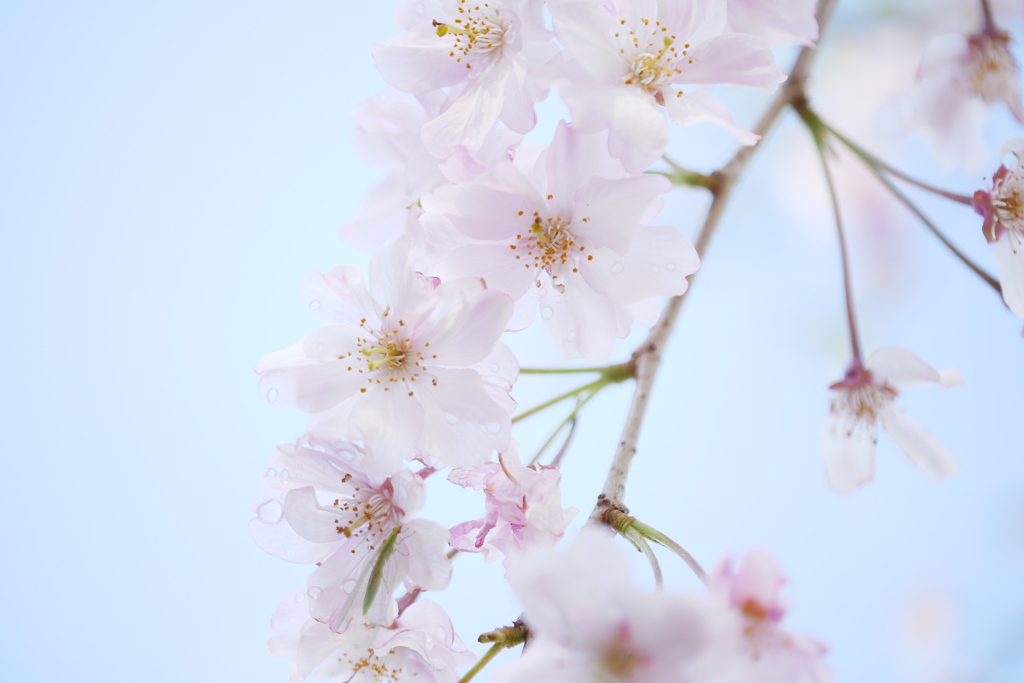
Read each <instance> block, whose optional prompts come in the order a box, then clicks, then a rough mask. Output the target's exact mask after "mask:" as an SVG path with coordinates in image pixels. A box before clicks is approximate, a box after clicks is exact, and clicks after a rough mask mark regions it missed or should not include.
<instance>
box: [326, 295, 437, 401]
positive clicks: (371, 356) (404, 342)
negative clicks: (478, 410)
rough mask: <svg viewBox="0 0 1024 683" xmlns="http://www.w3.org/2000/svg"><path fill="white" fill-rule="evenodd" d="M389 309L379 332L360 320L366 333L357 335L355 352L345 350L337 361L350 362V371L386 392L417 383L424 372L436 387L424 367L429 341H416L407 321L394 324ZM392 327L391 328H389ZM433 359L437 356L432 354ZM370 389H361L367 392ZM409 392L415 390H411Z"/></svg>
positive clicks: (360, 325) (385, 312) (434, 381)
mask: <svg viewBox="0 0 1024 683" xmlns="http://www.w3.org/2000/svg"><path fill="white" fill-rule="evenodd" d="M389 314H390V308H388V309H386V310H385V311H384V316H383V318H384V323H383V324H384V326H385V327H384V331H381V332H378V331H376V330H374V329H373V328H371V327H370V326H369V325H367V322H366V318H363V319H362V320H361V321H359V327H361V328H362V329H364V330H366V333H367V336H365V337H362V336H360V337H356V348H355V350H354V351H346V352H345V353H344V354H342V355H340V356H338V360H340V361H344V362H346V363H348V364H349V365H348V366H347V368H346V369H347V370H348V371H349V372H358V373H359V374H365V375H368V376H367V384H368V385H373V384H383V385H384V391H390V385H393V384H395V383H399V382H415V381H416V380H417V379H419V378H420V376H421V375H424V374H425V375H427V377H429V378H430V380H431V382H432V383H433V384H434V385H435V386H436V384H437V380H436V379H434V377H433V375H432V374H431V373H429V372H428V371H427V369H426V367H425V366H424V363H425V362H427V356H426V355H425V354H426V353H428V351H427V349H428V348H429V347H430V342H426V343H419V342H413V340H412V339H411V338H410V337H409V334H408V333H407V332H406V331H405V329H404V328H405V321H404V320H399V321H398V325H397V326H394V325H393V324H392V321H390V320H388V317H389ZM389 327H390V329H388V328H389ZM433 358H437V355H436V354H433ZM366 390H367V388H366V387H363V388H362V389H360V390H359V391H360V392H362V393H366ZM409 395H410V396H412V395H413V392H412V391H411V390H410V391H409Z"/></svg>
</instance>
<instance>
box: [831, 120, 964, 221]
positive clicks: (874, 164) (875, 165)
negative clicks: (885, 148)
mask: <svg viewBox="0 0 1024 683" xmlns="http://www.w3.org/2000/svg"><path fill="white" fill-rule="evenodd" d="M815 118H817V119H818V123H819V124H821V127H822V128H824V129H825V130H826V131H828V132H829V134H830V135H832V136H833V137H834V138H835V139H836V140H839V142H841V143H843V144H844V145H846V146H847V147H848V148H849V149H850V151H851V152H853V153H854V154H856V155H857V156H858V157H860V158H861V160H862V161H863V162H864V163H865V164H867V165H868V166H870V167H871V168H872V170H873V171H874V172H875V173H877V172H878V171H880V170H881V171H885V172H886V173H889V174H890V175H894V176H896V177H897V178H899V179H900V180H903V181H905V182H908V183H910V184H911V185H915V186H917V187H919V188H921V189H922V190H927V191H928V192H931V193H932V194H936V195H938V196H940V197H945V198H946V199H949V200H950V201H954V202H956V203H958V204H963V205H965V206H970V207H971V208H974V198H973V197H968V196H967V195H963V194H957V193H956V192H949V191H948V190H943V189H941V188H938V187H935V186H933V185H929V184H928V183H925V182H921V181H920V180H918V179H917V178H912V177H911V176H909V175H907V174H906V173H904V172H903V171H900V170H897V169H896V168H895V167H893V166H891V165H890V164H888V163H886V162H884V161H882V160H881V159H879V158H878V157H876V156H875V155H874V154H872V153H871V152H869V151H867V150H866V149H864V148H863V147H861V146H860V145H858V144H857V143H855V142H853V140H850V139H849V138H848V137H846V136H845V135H843V134H842V133H840V132H839V131H837V130H836V129H835V128H833V127H832V126H830V125H829V124H827V123H825V122H824V121H822V120H821V119H820V118H818V117H817V116H816V117H815Z"/></svg>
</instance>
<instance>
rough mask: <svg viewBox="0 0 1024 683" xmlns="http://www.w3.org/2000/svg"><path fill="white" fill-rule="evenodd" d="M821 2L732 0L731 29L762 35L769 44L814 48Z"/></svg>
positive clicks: (730, 12) (729, 11)
mask: <svg viewBox="0 0 1024 683" xmlns="http://www.w3.org/2000/svg"><path fill="white" fill-rule="evenodd" d="M817 4H818V0H728V16H729V24H728V27H729V30H730V31H735V32H736V33H748V34H750V35H754V36H762V37H764V38H765V40H767V41H768V44H769V45H772V46H775V45H791V44H794V43H798V44H800V45H813V44H814V41H816V40H817V39H818V20H817V19H816V18H815V16H814V10H815V7H816V6H817Z"/></svg>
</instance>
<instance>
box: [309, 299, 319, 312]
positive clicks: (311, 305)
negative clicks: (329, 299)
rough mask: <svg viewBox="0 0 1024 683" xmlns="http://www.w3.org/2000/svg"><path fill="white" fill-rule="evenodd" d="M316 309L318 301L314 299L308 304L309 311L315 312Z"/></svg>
mask: <svg viewBox="0 0 1024 683" xmlns="http://www.w3.org/2000/svg"><path fill="white" fill-rule="evenodd" d="M318 308H320V302H319V301H317V300H316V299H314V300H313V301H310V302H309V310H311V311H315V310H317V309H318Z"/></svg>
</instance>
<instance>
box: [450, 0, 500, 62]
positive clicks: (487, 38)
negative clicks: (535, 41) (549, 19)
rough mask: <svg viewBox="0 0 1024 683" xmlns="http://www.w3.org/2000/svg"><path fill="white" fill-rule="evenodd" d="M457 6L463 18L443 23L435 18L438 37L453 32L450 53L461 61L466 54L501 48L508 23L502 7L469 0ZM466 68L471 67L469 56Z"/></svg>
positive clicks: (460, 2) (478, 54) (482, 53)
mask: <svg viewBox="0 0 1024 683" xmlns="http://www.w3.org/2000/svg"><path fill="white" fill-rule="evenodd" d="M458 9H459V15H460V18H458V19H456V20H455V21H453V22H452V23H450V24H444V23H441V22H439V21H437V20H436V19H435V20H434V22H433V23H434V27H435V28H436V29H437V35H438V36H439V37H442V38H443V37H444V36H451V37H452V38H453V39H454V42H453V43H452V49H451V51H450V52H449V53H448V54H449V56H451V57H454V58H455V61H457V62H461V61H462V60H463V58H469V57H472V56H481V55H486V54H489V53H491V52H494V51H495V50H498V49H500V48H501V46H502V44H503V42H504V40H505V32H506V31H507V30H508V26H507V22H506V21H505V20H504V17H502V16H501V10H500V9H497V8H493V7H490V6H489V5H488V4H487V3H484V4H483V5H482V6H481V5H475V4H471V3H469V2H467V1H466V0H459V8H458ZM466 68H467V69H470V68H472V65H471V64H470V63H469V61H468V60H467V62H466Z"/></svg>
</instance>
